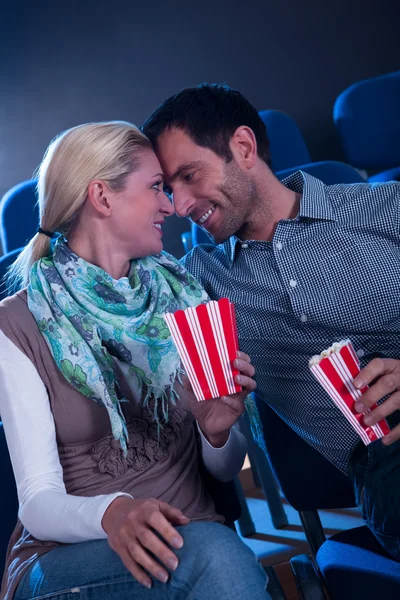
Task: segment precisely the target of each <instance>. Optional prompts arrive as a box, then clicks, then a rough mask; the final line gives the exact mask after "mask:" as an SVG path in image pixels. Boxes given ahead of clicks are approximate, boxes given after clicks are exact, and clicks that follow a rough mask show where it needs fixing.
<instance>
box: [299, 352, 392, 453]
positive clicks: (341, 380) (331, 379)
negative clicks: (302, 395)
mask: <svg viewBox="0 0 400 600" xmlns="http://www.w3.org/2000/svg"><path fill="white" fill-rule="evenodd" d="M309 367H310V369H311V372H312V373H313V375H314V376H315V377H316V379H318V381H319V382H320V384H321V385H322V387H323V388H324V389H325V391H326V392H327V393H328V394H329V396H330V397H331V398H332V400H333V402H334V403H335V404H336V406H337V407H338V408H339V409H340V411H341V412H342V413H343V415H344V416H345V417H346V419H347V420H348V421H349V423H350V424H351V426H352V427H353V429H355V431H356V432H357V433H358V435H359V436H360V438H361V440H362V441H363V442H364V444H365V445H368V444H370V443H371V442H374V441H375V440H377V439H380V438H382V437H383V436H384V435H387V434H388V433H389V432H390V429H389V426H388V424H387V422H386V421H385V419H383V420H382V421H379V423H376V424H375V425H372V426H369V427H368V426H366V425H365V424H364V415H365V414H367V413H368V412H370V410H374V409H375V408H376V407H377V405H376V404H375V405H374V406H373V407H372V408H371V409H370V410H368V411H366V412H365V413H364V414H362V413H357V412H356V411H355V409H354V404H355V402H356V401H357V400H359V398H361V396H362V394H363V393H364V392H365V391H366V389H367V388H364V389H362V390H358V389H357V388H355V387H354V385H353V380H354V379H355V377H356V376H357V375H358V373H359V372H360V364H359V360H358V357H357V354H356V353H355V351H354V348H353V345H352V343H351V341H350V340H342V341H341V342H338V343H335V344H333V345H332V346H331V347H330V348H328V349H327V350H324V351H323V352H321V354H319V355H315V356H313V357H312V358H311V359H310V361H309Z"/></svg>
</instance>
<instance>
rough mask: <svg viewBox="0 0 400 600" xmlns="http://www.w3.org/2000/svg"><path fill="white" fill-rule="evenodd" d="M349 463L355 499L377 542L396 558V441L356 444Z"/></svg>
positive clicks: (399, 545) (399, 487) (399, 473)
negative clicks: (384, 443)
mask: <svg viewBox="0 0 400 600" xmlns="http://www.w3.org/2000/svg"><path fill="white" fill-rule="evenodd" d="M352 458H353V460H352V461H351V463H350V476H351V477H352V479H353V482H354V490H355V495H356V502H357V505H358V507H359V508H360V510H361V513H362V516H363V519H364V521H365V523H366V525H367V526H368V528H369V529H370V530H371V531H372V533H373V534H374V536H375V537H376V539H377V540H378V541H379V543H380V544H381V545H382V546H383V547H384V548H385V550H386V551H387V552H388V553H389V554H390V555H391V556H392V557H393V558H394V559H396V560H398V561H400V441H398V442H395V443H394V444H392V445H391V446H384V445H383V444H382V442H381V441H380V440H377V441H376V442H373V443H372V444H369V446H367V447H365V446H364V447H363V448H362V447H361V446H360V447H358V448H357V449H356V450H355V452H354V454H353V457H352Z"/></svg>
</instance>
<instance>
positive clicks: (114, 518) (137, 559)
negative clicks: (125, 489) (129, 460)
mask: <svg viewBox="0 0 400 600" xmlns="http://www.w3.org/2000/svg"><path fill="white" fill-rule="evenodd" d="M188 523H189V519H188V518H187V517H185V516H184V515H183V513H182V512H181V511H180V510H178V509H177V508H173V507H172V506H170V505H169V504H167V503H166V502H159V501H158V500H155V499H154V498H147V499H144V500H135V499H132V498H127V497H125V496H119V497H118V498H116V499H115V500H113V502H111V504H110V506H109V507H108V508H107V510H106V511H105V513H104V515H103V519H102V526H103V529H104V531H105V532H106V533H107V536H108V543H109V545H110V547H111V548H112V549H113V550H114V551H115V552H116V553H117V554H118V555H119V556H120V558H121V560H122V562H123V563H124V565H125V567H126V568H127V569H128V571H130V572H131V573H132V575H133V577H134V578H135V579H137V581H139V583H141V584H142V585H144V586H145V587H147V588H150V587H151V583H152V582H151V579H150V577H149V576H148V574H147V573H146V572H145V571H144V569H146V571H148V572H149V573H151V575H152V576H153V577H155V578H156V579H158V580H159V581H161V582H163V583H165V582H166V581H168V577H169V573H168V571H167V570H166V569H164V568H163V567H162V566H161V564H160V563H159V562H157V560H155V559H154V558H153V557H152V556H151V554H150V552H151V553H153V554H154V556H155V557H156V558H157V559H159V560H160V562H161V563H163V564H164V565H165V566H166V567H167V568H168V569H169V570H171V571H174V570H175V569H176V568H177V566H178V559H177V557H176V555H175V554H174V552H172V550H171V549H170V548H169V547H168V546H167V544H169V545H170V546H172V547H174V548H181V547H182V546H183V539H182V536H180V535H179V533H178V532H177V531H176V529H175V528H174V527H173V526H172V525H187V524H188ZM157 534H158V535H157ZM159 536H160V537H159ZM160 538H161V539H160ZM165 542H166V543H167V544H166V543H165Z"/></svg>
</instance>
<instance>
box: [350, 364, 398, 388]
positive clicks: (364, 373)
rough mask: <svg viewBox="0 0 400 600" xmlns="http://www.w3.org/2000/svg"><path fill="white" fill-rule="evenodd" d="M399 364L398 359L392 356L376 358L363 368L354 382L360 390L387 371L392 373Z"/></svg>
mask: <svg viewBox="0 0 400 600" xmlns="http://www.w3.org/2000/svg"><path fill="white" fill-rule="evenodd" d="M396 366H398V361H397V360H394V359H392V358H374V359H373V360H371V362H370V363H368V364H367V366H366V367H364V369H362V370H361V371H360V372H359V374H358V375H357V377H356V378H355V379H354V381H353V383H354V386H355V387H356V388H358V389H359V390H360V389H362V388H364V387H366V386H367V385H370V383H371V382H372V381H374V379H376V378H377V377H379V376H380V375H384V374H385V373H391V372H392V371H394V370H395V368H396Z"/></svg>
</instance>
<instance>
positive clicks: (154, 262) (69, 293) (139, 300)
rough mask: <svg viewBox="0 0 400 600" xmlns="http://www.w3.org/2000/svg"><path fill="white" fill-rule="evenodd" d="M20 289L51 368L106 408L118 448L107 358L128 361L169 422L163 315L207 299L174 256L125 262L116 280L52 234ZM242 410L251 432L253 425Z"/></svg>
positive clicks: (121, 430) (117, 398)
mask: <svg viewBox="0 0 400 600" xmlns="http://www.w3.org/2000/svg"><path fill="white" fill-rule="evenodd" d="M27 294H28V306H29V310H30V311H31V313H32V314H33V316H34V318H35V320H36V322H37V325H38V327H39V330H40V331H41V332H42V334H43V336H44V338H45V340H46V342H47V345H48V346H49V348H50V351H51V353H52V355H53V357H54V360H55V362H56V364H57V366H58V368H59V369H60V370H61V372H62V373H63V375H64V377H65V378H66V380H67V381H68V382H69V383H70V384H71V385H72V386H73V387H74V388H75V389H76V390H78V391H79V392H81V393H82V394H83V395H84V396H86V397H87V398H90V399H91V400H93V401H94V402H97V403H99V404H101V405H103V406H104V407H105V408H106V409H107V411H108V415H109V418H110V422H111V427H112V433H113V436H114V437H115V439H117V440H119V441H120V443H121V446H122V448H123V450H124V452H125V453H126V449H127V448H126V444H127V430H126V424H125V418H124V415H123V412H122V410H121V402H124V401H125V399H124V398H123V396H122V394H121V391H120V390H119V388H118V382H117V378H116V374H115V362H114V358H116V359H118V360H120V361H122V362H124V363H126V364H127V365H128V366H129V376H134V377H136V379H137V383H138V388H139V390H140V392H142V391H144V392H145V398H144V403H146V402H148V400H149V399H150V398H154V400H155V408H154V418H155V420H156V421H157V422H158V423H159V424H160V425H161V423H160V416H159V415H160V409H161V414H162V418H163V420H164V421H165V422H166V421H168V403H169V400H172V402H175V401H176V398H177V394H176V392H175V390H174V383H175V379H176V378H177V377H179V373H180V358H179V355H178V352H177V350H176V348H175V346H174V343H173V341H172V338H171V335H170V333H169V330H168V328H167V326H166V325H165V322H164V319H163V314H164V313H165V312H175V311H176V310H178V309H185V308H187V307H189V306H197V305H198V304H201V303H203V302H207V301H208V300H209V298H208V296H207V294H206V292H205V291H204V290H203V289H202V287H201V286H200V284H199V283H198V282H197V281H196V280H195V279H194V277H192V275H190V273H188V271H186V269H184V267H182V266H181V265H180V264H179V262H178V261H177V260H176V259H175V258H174V257H172V256H171V255H169V254H167V253H166V252H162V253H161V254H158V255H156V256H148V257H146V258H140V259H135V260H132V261H131V267H130V270H129V273H128V276H127V277H122V278H121V279H118V280H115V279H113V278H112V277H111V276H110V275H108V274H107V273H106V272H105V271H104V270H103V269H101V268H100V267H97V266H95V265H92V264H90V263H88V262H86V261H85V260H83V259H82V258H80V257H79V256H77V255H76V254H74V253H73V252H72V251H71V249H70V248H69V247H68V246H67V244H66V243H65V241H64V240H63V239H62V237H59V238H58V239H57V241H56V243H55V248H54V253H53V255H52V256H50V257H46V258H41V259H40V260H39V261H37V262H36V263H34V265H33V267H32V269H31V274H30V283H29V286H28V290H27ZM113 357H114V358H113ZM248 402H249V401H248ZM248 402H247V403H248ZM251 404H253V403H251ZM247 408H248V412H249V416H250V421H251V422H252V425H253V432H254V433H255V432H256V430H257V429H258V428H259V425H260V423H259V420H258V419H256V420H257V423H255V422H254V415H252V412H253V410H250V411H249V408H250V406H248V407H247ZM252 408H253V407H252ZM254 408H255V407H254ZM255 410H256V411H257V409H255ZM257 415H258V412H257ZM254 426H255V427H254ZM257 437H259V436H257Z"/></svg>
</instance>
